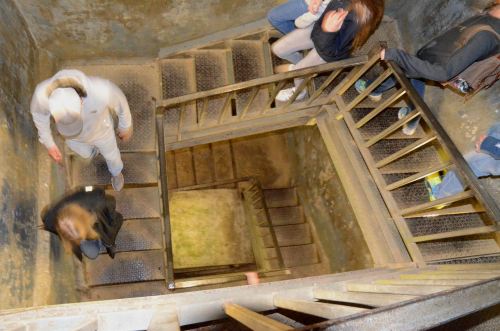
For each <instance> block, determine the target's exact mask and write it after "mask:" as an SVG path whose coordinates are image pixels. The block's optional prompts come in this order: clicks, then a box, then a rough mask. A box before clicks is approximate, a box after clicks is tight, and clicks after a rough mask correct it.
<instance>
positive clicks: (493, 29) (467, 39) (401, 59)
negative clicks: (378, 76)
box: [355, 0, 500, 135]
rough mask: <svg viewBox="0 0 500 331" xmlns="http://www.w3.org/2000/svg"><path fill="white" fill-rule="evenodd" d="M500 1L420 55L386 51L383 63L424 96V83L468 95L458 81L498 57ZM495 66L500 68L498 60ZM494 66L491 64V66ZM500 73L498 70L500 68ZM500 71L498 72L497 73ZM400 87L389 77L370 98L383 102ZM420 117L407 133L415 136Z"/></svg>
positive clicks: (361, 85)
mask: <svg viewBox="0 0 500 331" xmlns="http://www.w3.org/2000/svg"><path fill="white" fill-rule="evenodd" d="M499 34H500V0H496V1H495V2H494V3H492V4H490V5H489V6H487V7H486V9H485V10H484V11H483V13H481V14H480V15H476V16H473V17H471V18H469V19H467V20H465V21H464V22H462V23H461V24H459V25H457V26H455V27H453V28H451V29H449V30H446V31H444V32H443V33H441V34H440V35H439V36H437V37H436V38H434V39H433V40H431V41H430V42H428V43H427V44H426V45H425V46H423V47H422V48H420V50H419V51H418V52H417V54H416V56H414V55H410V54H408V53H406V52H405V51H403V50H399V49H393V48H389V49H385V50H382V51H381V54H380V57H381V59H382V60H386V61H394V62H395V63H396V64H398V65H399V66H400V67H401V69H402V70H403V71H404V73H405V75H406V76H407V77H408V78H410V82H411V83H412V85H413V87H414V88H415V90H416V91H417V93H418V94H419V95H420V96H421V97H423V96H424V93H425V83H424V80H430V81H436V82H439V83H442V84H447V82H449V81H453V83H454V84H453V85H454V86H456V88H457V89H458V90H460V91H461V92H462V93H468V92H469V91H468V86H465V85H463V81H461V80H456V79H454V78H455V77H457V76H459V75H460V73H462V72H464V71H465V70H466V69H467V68H468V67H470V66H471V65H473V64H474V63H477V62H479V61H484V60H487V59H488V58H490V57H494V56H498V55H499V52H500V43H499V41H500V35H499ZM495 63H496V64H493V65H495V66H498V61H496V62H495ZM490 66H491V64H490ZM497 70H498V69H497ZM497 72H498V71H497ZM370 84H371V81H369V80H366V79H360V80H358V81H357V82H356V84H355V87H356V90H357V91H358V92H359V93H361V92H363V91H364V90H365V89H366V88H367V86H369V85H370ZM395 85H396V80H395V78H394V77H389V78H388V79H387V80H385V81H384V82H383V83H382V84H381V85H379V86H378V87H377V88H375V89H374V90H373V91H372V92H371V94H370V95H369V97H370V99H372V100H374V101H379V100H380V99H381V98H382V93H383V92H385V91H387V90H389V89H391V88H393V87H394V86H395ZM413 109H414V106H413V105H411V106H410V107H403V108H401V109H400V110H399V113H398V118H399V119H401V118H403V117H405V116H406V115H408V114H409V113H410V112H411V111H412V110H413ZM419 121H420V118H419V117H417V118H416V119H414V120H412V121H410V122H409V123H408V124H406V125H405V126H404V128H403V133H405V134H407V135H412V134H413V133H415V131H416V129H417V127H418V123H419Z"/></svg>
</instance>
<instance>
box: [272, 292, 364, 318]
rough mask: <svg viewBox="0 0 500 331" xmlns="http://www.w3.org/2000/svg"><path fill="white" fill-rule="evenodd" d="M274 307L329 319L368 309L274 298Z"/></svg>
mask: <svg viewBox="0 0 500 331" xmlns="http://www.w3.org/2000/svg"><path fill="white" fill-rule="evenodd" d="M274 305H275V306H276V307H278V308H283V309H289V310H293V311H298V312H300V313H305V314H309V315H313V316H318V317H323V318H327V319H333V318H339V317H342V316H348V315H352V314H356V313H359V312H362V311H365V310H366V308H357V307H351V306H343V305H336V304H329V303H322V302H314V301H306V300H294V299H287V298H285V297H278V296H275V297H274Z"/></svg>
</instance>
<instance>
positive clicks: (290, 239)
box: [260, 223, 313, 247]
mask: <svg viewBox="0 0 500 331" xmlns="http://www.w3.org/2000/svg"><path fill="white" fill-rule="evenodd" d="M273 229H274V233H275V234H276V239H277V240H278V245H279V246H280V247H281V246H298V245H307V244H311V243H312V242H313V241H312V235H311V230H310V227H309V224H307V223H304V224H293V225H281V226H274V227H273ZM260 233H261V236H262V239H263V242H264V245H265V247H273V241H272V238H271V233H270V231H269V228H268V227H261V228H260Z"/></svg>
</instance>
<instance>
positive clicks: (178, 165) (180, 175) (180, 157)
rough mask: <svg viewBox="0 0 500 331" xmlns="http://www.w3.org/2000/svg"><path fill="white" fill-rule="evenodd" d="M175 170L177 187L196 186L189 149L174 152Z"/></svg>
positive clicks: (191, 155) (191, 153)
mask: <svg viewBox="0 0 500 331" xmlns="http://www.w3.org/2000/svg"><path fill="white" fill-rule="evenodd" d="M174 153H175V169H176V174H177V187H178V188H182V187H186V186H192V185H196V174H195V170H196V169H195V167H194V160H193V152H192V150H191V148H183V149H179V150H176V151H174Z"/></svg>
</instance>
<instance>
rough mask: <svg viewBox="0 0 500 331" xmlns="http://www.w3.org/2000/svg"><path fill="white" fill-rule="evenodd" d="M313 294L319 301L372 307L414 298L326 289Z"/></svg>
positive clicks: (319, 289) (411, 296) (318, 289)
mask: <svg viewBox="0 0 500 331" xmlns="http://www.w3.org/2000/svg"><path fill="white" fill-rule="evenodd" d="M313 293H314V297H315V298H316V299H320V300H328V301H339V302H348V303H355V304H360V305H366V306H372V307H381V306H387V305H392V304H393V303H397V302H401V301H406V300H411V299H413V298H416V296H414V295H403V294H386V293H363V292H344V291H336V290H332V289H327V288H316V289H314V290H313Z"/></svg>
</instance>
